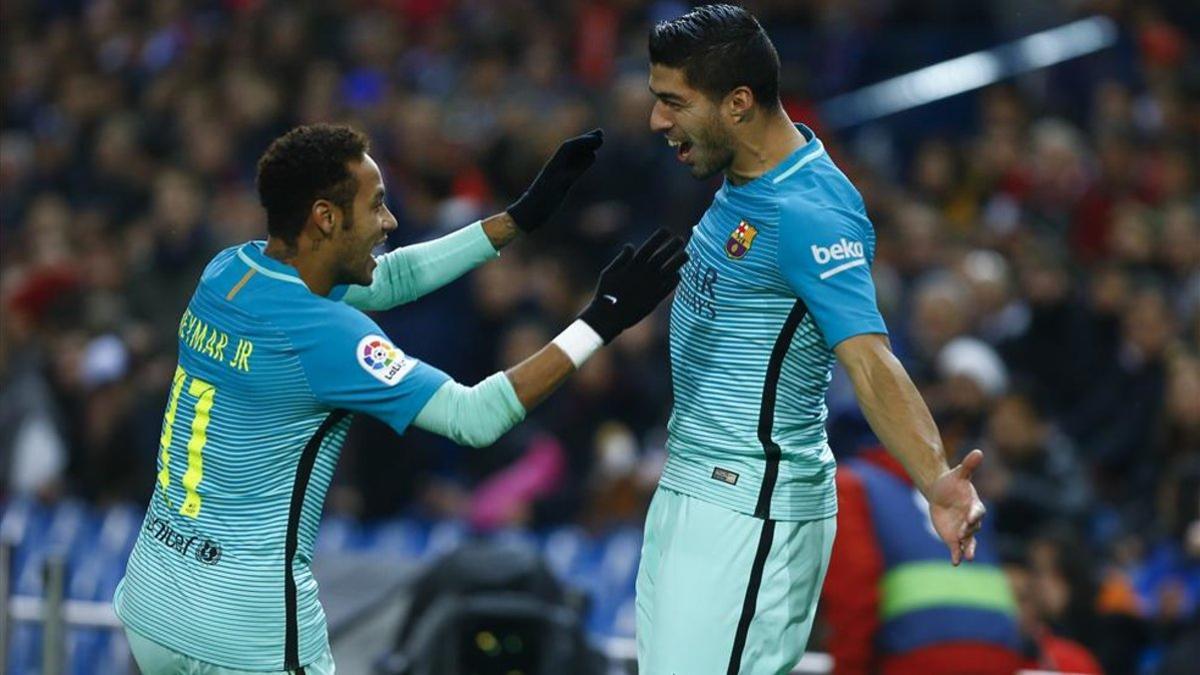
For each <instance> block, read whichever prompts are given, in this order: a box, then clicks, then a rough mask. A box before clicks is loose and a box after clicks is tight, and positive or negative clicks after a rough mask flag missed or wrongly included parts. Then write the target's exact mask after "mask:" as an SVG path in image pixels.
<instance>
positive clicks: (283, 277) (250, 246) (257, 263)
mask: <svg viewBox="0 0 1200 675" xmlns="http://www.w3.org/2000/svg"><path fill="white" fill-rule="evenodd" d="M266 248H267V242H265V241H262V240H261V239H259V240H255V241H248V242H246V243H245V244H242V247H241V248H239V249H238V252H237V255H238V258H240V259H241V261H242V262H244V263H246V265H247V266H249V267H251V268H253V269H254V270H255V271H257V272H258V273H259V274H261V275H263V276H266V277H271V278H272V279H278V280H279V281H286V282H288V283H292V284H300V285H301V286H303V287H304V288H305V290H307V289H308V284H305V283H304V280H303V279H301V278H300V272H298V271H296V268H295V267H292V266H291V265H289V264H287V263H285V262H280V261H278V260H276V259H274V258H272V257H271V256H269V255H267V254H266V253H265V251H266Z"/></svg>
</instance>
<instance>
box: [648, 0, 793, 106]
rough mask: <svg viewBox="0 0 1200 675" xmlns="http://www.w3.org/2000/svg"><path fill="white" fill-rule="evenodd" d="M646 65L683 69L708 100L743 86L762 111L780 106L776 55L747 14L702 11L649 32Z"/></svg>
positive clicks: (722, 8)
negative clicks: (648, 62) (648, 55)
mask: <svg viewBox="0 0 1200 675" xmlns="http://www.w3.org/2000/svg"><path fill="white" fill-rule="evenodd" d="M650 62H651V63H657V64H660V65H664V66H669V67H671V68H682V69H683V74H684V76H685V77H686V78H687V81H688V84H689V85H691V86H692V87H695V88H696V89H699V90H700V91H701V92H703V93H704V94H705V95H706V96H708V97H709V98H710V99H712V100H720V99H721V98H723V97H724V96H725V95H726V94H728V93H729V92H731V91H733V90H734V89H736V88H737V87H740V86H743V85H745V86H747V87H749V88H750V91H752V92H754V99H755V101H756V102H757V103H759V104H761V105H764V106H772V105H775V104H777V103H778V102H779V54H778V53H776V51H775V45H773V44H771V39H770V38H769V37H767V32H766V31H764V30H763V27H762V26H761V25H760V24H759V23H758V20H757V19H755V18H754V16H753V15H752V14H750V12H747V11H746V10H745V9H743V8H741V7H735V6H733V5H704V6H703V7H697V8H696V9H693V10H692V11H690V12H688V13H687V14H684V15H683V16H681V17H679V18H677V19H672V20H670V21H661V22H659V23H658V24H657V25H655V26H654V28H653V29H651V30H650Z"/></svg>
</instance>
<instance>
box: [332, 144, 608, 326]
mask: <svg viewBox="0 0 1200 675" xmlns="http://www.w3.org/2000/svg"><path fill="white" fill-rule="evenodd" d="M603 142H604V133H603V132H602V131H600V130H599V129H595V130H593V131H590V132H588V133H586V134H583V135H582V136H576V137H575V138H570V139H567V140H566V141H564V142H563V143H562V145H560V146H558V150H557V151H556V152H555V153H554V156H553V157H551V158H550V159H549V161H547V162H546V165H545V166H543V167H542V171H541V172H540V173H539V174H538V175H537V178H535V179H534V181H533V183H531V184H530V186H529V189H528V190H526V191H525V192H524V194H522V195H521V196H520V197H519V198H518V199H517V201H515V202H513V203H512V204H510V205H509V206H508V208H507V209H506V210H504V211H503V212H501V213H498V214H496V215H494V216H491V217H490V218H486V219H484V220H482V221H477V222H474V223H471V224H470V225H468V226H466V227H464V228H462V229H460V230H458V231H456V232H453V233H451V234H448V235H446V236H444V237H440V238H438V239H434V240H433V241H427V242H424V243H421V244H413V245H412V246H405V247H402V248H398V249H396V250H395V251H392V252H391V253H387V254H384V255H382V256H380V257H379V258H376V262H377V263H378V267H376V269H375V276H374V278H373V279H372V281H371V285H370V286H350V287H348V288H347V290H346V293H345V295H344V296H343V297H342V299H343V300H344V301H345V302H346V303H347V304H349V305H350V306H351V307H355V308H357V309H361V310H364V311H378V310H385V309H391V308H392V307H396V306H397V305H402V304H404V303H406V302H412V301H413V300H416V299H417V298H420V297H422V296H424V295H426V294H427V293H431V292H433V291H435V290H437V289H439V288H441V287H442V286H444V285H446V284H448V283H450V282H451V281H454V280H455V279H457V278H459V277H460V276H462V275H463V274H466V273H467V272H469V271H471V270H473V269H475V268H476V267H478V266H479V265H481V264H483V263H485V262H487V261H489V260H492V259H494V258H496V257H497V256H498V255H499V254H498V253H497V252H498V251H499V250H500V249H501V248H504V247H505V246H506V245H508V243H509V242H511V241H512V240H513V239H515V238H516V236H517V235H518V234H519V233H521V232H533V231H534V230H536V229H538V228H539V227H541V226H542V225H544V224H545V223H546V221H548V220H549V219H550V217H551V216H552V215H554V212H555V211H557V210H558V207H559V206H560V205H561V204H562V202H563V200H564V199H566V197H567V193H568V192H570V190H571V186H573V185H574V184H575V181H577V180H579V177H580V176H582V175H583V173H584V172H585V171H587V169H588V167H590V166H591V165H592V163H593V162H595V161H596V150H597V149H599V147H600V145H601V144H602V143H603Z"/></svg>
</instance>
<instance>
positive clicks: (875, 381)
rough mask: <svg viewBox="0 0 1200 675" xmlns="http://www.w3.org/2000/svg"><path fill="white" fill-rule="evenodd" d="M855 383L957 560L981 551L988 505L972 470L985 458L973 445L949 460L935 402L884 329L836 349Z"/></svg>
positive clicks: (869, 416)
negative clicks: (978, 537)
mask: <svg viewBox="0 0 1200 675" xmlns="http://www.w3.org/2000/svg"><path fill="white" fill-rule="evenodd" d="M834 351H835V352H836V353H837V356H838V360H840V361H841V362H842V365H843V366H845V368H846V372H847V373H848V374H849V375H850V380H851V382H853V383H854V393H855V394H856V395H857V397H858V403H859V405H860V406H861V407H862V411H863V414H864V415H866V418H867V422H869V423H870V425H871V429H872V430H874V432H875V434H876V435H877V436H879V440H881V441H883V444H884V445H885V446H886V447H887V449H888V451H889V452H891V453H892V455H894V456H895V457H896V458H897V459H899V460H900V462H901V463H902V464H903V465H904V468H905V469H906V470H907V471H908V475H909V476H910V477H911V478H912V480H913V483H914V484H915V485H916V487H917V489H918V490H920V491H921V494H923V495H924V496H925V499H927V500H928V501H929V515H930V518H931V520H932V521H933V527H934V529H935V530H937V533H938V536H940V537H941V538H942V541H944V542H945V543H946V546H948V547H949V548H950V559H951V561H952V562H953V563H954V564H955V565H957V564H959V562H961V561H962V559H963V557H964V556H965V557H966V559H967V560H972V559H974V557H975V532H977V531H978V530H979V527H980V523H981V522H982V520H983V515H984V512H985V509H984V507H983V502H981V501H980V500H979V496H978V495H977V494H976V493H975V486H974V485H972V484H971V474H972V473H973V472H974V470H975V469H976V468H978V467H979V464H980V463H981V462H982V461H983V453H982V452H980V451H979V450H973V451H971V453H970V454H969V455H967V457H966V458H965V459H964V460H963V462H962V464H959V465H958V466H956V467H954V468H953V469H951V468H950V467H949V466H947V464H946V458H945V453H944V451H943V449H942V440H941V436H940V435H939V434H938V430H937V425H936V424H934V422H933V417H932V416H931V415H930V414H929V408H928V407H926V405H925V401H924V400H923V399H922V398H921V394H920V393H918V392H917V388H916V386H915V385H914V384H913V383H912V380H911V379H910V378H909V377H908V373H907V372H905V370H904V367H903V366H902V365H900V361H899V360H897V359H896V357H895V355H894V354H892V350H891V348H890V347H889V345H888V342H887V338H886V337H885V336H883V335H879V334H863V335H856V336H854V337H851V338H848V339H846V340H843V341H842V342H840V343H839V344H838V345H837V346H836V347H835V349H834Z"/></svg>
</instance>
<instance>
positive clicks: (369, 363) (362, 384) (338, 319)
mask: <svg viewBox="0 0 1200 675" xmlns="http://www.w3.org/2000/svg"><path fill="white" fill-rule="evenodd" d="M330 305H332V306H331V307H330V308H329V309H328V311H327V312H325V314H327V315H328V316H327V318H322V320H321V321H320V322H319V323H318V324H317V327H316V329H315V330H313V331H311V332H310V333H309V334H308V335H306V336H304V337H302V338H301V339H302V341H303V343H302V344H301V345H297V347H298V350H299V352H300V360H301V363H302V364H303V366H304V370H305V372H306V374H307V375H308V380H309V386H310V387H311V388H312V390H313V394H314V395H315V396H316V398H317V400H318V401H320V402H321V403H324V404H325V405H328V406H330V407H331V408H341V409H344V410H350V411H352V412H356V413H363V414H366V415H370V416H372V417H375V418H377V419H379V420H381V421H383V422H385V423H387V424H388V426H390V427H392V428H393V429H395V430H396V432H397V433H403V432H404V430H405V429H406V428H408V426H409V425H410V424H411V423H412V421H413V419H414V418H415V417H416V416H417V413H418V412H420V411H421V408H423V407H424V406H425V404H426V403H427V402H428V401H429V399H430V398H431V397H432V396H433V394H434V392H436V391H437V390H438V388H439V387H441V386H442V384H444V383H445V382H446V381H447V380H449V379H450V377H449V376H448V375H446V373H443V372H442V371H441V370H438V369H437V368H435V367H433V366H431V365H429V364H426V363H423V362H422V361H420V360H418V359H416V358H414V357H412V356H410V355H408V354H405V353H404V352H403V351H402V350H401V349H400V348H399V347H397V346H396V345H395V344H393V343H392V341H391V340H390V339H388V337H387V335H385V334H384V332H383V331H382V330H381V329H380V328H379V326H378V325H377V324H376V323H375V322H374V321H372V320H371V319H370V318H369V317H367V316H366V315H365V314H363V313H361V312H359V311H357V310H355V309H352V308H350V307H349V306H346V305H342V304H340V303H330Z"/></svg>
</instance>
